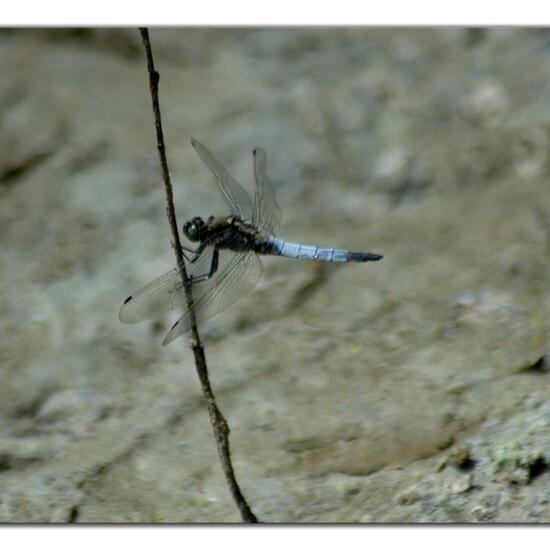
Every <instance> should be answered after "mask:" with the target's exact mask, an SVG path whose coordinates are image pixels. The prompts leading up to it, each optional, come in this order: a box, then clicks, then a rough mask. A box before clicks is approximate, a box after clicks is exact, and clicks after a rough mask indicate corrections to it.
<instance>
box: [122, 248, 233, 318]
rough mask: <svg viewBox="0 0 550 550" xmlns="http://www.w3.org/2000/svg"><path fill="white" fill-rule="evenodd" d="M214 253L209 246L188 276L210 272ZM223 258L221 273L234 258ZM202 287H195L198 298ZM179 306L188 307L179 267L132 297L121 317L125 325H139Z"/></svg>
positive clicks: (189, 264) (188, 264) (220, 265)
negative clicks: (140, 322)
mask: <svg viewBox="0 0 550 550" xmlns="http://www.w3.org/2000/svg"><path fill="white" fill-rule="evenodd" d="M213 252H214V249H213V248H212V247H206V248H205V250H203V252H202V254H201V255H200V256H199V258H198V259H197V261H196V262H195V263H187V264H186V269H187V273H188V274H189V275H190V276H194V277H197V276H200V275H203V274H205V273H208V272H209V271H210V266H211V264H212V254H213ZM220 256H221V257H220V260H219V263H218V271H217V273H219V272H220V271H222V270H223V269H224V267H225V266H226V265H227V264H228V263H229V262H230V260H231V258H225V257H223V255H222V254H220ZM224 261H225V263H224ZM213 278H215V275H214V277H213ZM207 282H209V281H204V283H207ZM201 285H203V283H197V284H196V285H193V288H195V287H196V288H197V295H199V294H200V291H201V290H202V289H201V288H200V287H201ZM194 293H195V291H194ZM177 307H185V293H184V291H183V285H182V282H181V276H180V273H179V269H178V268H177V267H175V268H174V269H172V270H171V271H169V272H168V273H165V274H164V275H162V276H160V277H158V278H157V279H155V280H154V281H152V282H150V283H149V284H147V285H145V286H144V287H142V288H140V289H139V290H137V291H136V292H134V293H133V294H131V295H130V296H128V298H126V300H125V301H124V303H123V304H122V306H121V308H120V312H119V315H118V316H119V319H120V320H121V321H122V322H123V323H138V322H139V321H144V320H146V319H154V318H156V317H160V316H161V315H163V314H164V313H167V312H168V311H171V310H173V309H176V308H177Z"/></svg>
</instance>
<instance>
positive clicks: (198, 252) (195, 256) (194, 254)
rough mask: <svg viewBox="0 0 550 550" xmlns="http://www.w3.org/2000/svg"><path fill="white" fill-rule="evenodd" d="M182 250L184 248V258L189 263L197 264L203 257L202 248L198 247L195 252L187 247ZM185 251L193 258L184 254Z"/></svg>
mask: <svg viewBox="0 0 550 550" xmlns="http://www.w3.org/2000/svg"><path fill="white" fill-rule="evenodd" d="M181 248H182V254H183V257H184V258H185V259H186V260H187V261H188V262H189V263H195V262H196V261H197V259H198V258H199V256H200V255H201V253H202V251H203V250H204V248H201V247H200V246H198V247H197V248H196V249H195V250H193V249H192V248H187V247H186V246H182V247H181ZM183 250H185V252H189V253H190V254H191V256H188V255H187V254H186V253H185V252H183Z"/></svg>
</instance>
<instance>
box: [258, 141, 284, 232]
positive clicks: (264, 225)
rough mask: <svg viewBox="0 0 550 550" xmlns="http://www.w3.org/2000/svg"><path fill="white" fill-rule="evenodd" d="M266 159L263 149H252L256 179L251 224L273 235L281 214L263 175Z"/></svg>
mask: <svg viewBox="0 0 550 550" xmlns="http://www.w3.org/2000/svg"><path fill="white" fill-rule="evenodd" d="M266 164H267V157H266V154H265V152H264V150H263V149H254V177H255V179H256V191H255V193H254V213H253V216H252V224H253V225H255V226H256V227H258V229H261V230H263V231H266V232H267V233H273V230H274V229H276V228H277V226H278V225H279V223H281V219H282V217H283V213H282V211H281V208H280V206H279V204H278V203H277V199H276V198H275V191H273V187H271V184H270V183H269V180H268V179H267V176H266V173H265V167H266Z"/></svg>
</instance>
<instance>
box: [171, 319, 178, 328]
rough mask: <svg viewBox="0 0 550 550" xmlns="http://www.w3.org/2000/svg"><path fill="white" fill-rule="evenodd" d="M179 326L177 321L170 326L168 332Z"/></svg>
mask: <svg viewBox="0 0 550 550" xmlns="http://www.w3.org/2000/svg"><path fill="white" fill-rule="evenodd" d="M178 324H179V319H178V320H177V321H176V322H175V323H174V324H173V325H172V328H171V329H170V330H174V329H175V328H176V327H177V326H178Z"/></svg>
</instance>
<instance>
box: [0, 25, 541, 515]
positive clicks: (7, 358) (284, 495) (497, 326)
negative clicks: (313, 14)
mask: <svg viewBox="0 0 550 550" xmlns="http://www.w3.org/2000/svg"><path fill="white" fill-rule="evenodd" d="M151 40H152V44H153V48H154V52H155V55H156V61H157V65H158V69H159V70H160V73H161V83H160V94H161V106H162V109H163V119H164V124H165V134H166V140H167V147H168V158H169V162H170V167H171V172H172V177H173V182H174V187H175V189H174V192H175V198H176V208H177V211H178V215H179V222H180V224H182V223H183V221H184V220H185V219H186V218H189V217H191V216H193V215H210V214H218V213H220V212H223V210H222V208H223V203H222V202H221V200H220V199H219V197H217V196H216V188H215V185H214V183H213V181H212V179H211V177H210V175H209V173H208V172H207V170H206V168H205V167H204V166H203V165H202V163H201V161H200V159H199V158H198V157H197V156H196V154H195V153H194V151H193V150H192V148H191V146H190V144H189V139H190V138H191V137H195V138H197V139H200V140H201V141H203V142H204V143H205V144H207V146H208V147H209V148H210V149H211V150H212V151H213V152H214V154H215V155H216V156H217V157H219V159H220V160H221V161H222V162H223V163H224V164H225V165H226V166H227V167H228V168H229V169H230V171H231V172H232V173H233V175H234V176H235V177H236V178H237V179H238V180H239V181H242V182H243V184H244V185H245V186H248V187H249V188H251V186H252V170H251V166H252V157H251V151H252V148H253V147H254V146H257V145H259V146H262V147H264V148H265V149H266V151H267V153H268V162H269V164H268V174H269V175H270V177H271V180H272V181H273V183H274V186H275V188H276V190H277V194H278V198H279V202H280V204H281V206H282V208H283V210H284V219H283V224H282V228H281V231H280V236H282V237H283V238H287V239H289V240H294V241H303V242H306V243H315V244H319V245H327V246H337V247H348V248H351V249H358V250H361V249H367V250H371V251H374V252H379V253H382V254H384V255H385V257H384V260H383V261H382V262H380V263H378V264H363V265H345V266H332V265H331V266H321V265H314V264H311V263H306V262H293V261H291V260H285V259H282V258H267V259H266V260H265V261H264V277H263V279H262V281H261V282H260V284H259V285H258V287H257V288H256V289H255V291H254V292H253V293H251V294H250V295H249V296H247V297H246V298H245V299H243V300H242V301H241V302H239V303H238V304H237V305H235V306H234V307H232V308H231V309H230V310H228V311H227V312H226V313H225V314H223V315H221V316H219V317H217V318H215V319H213V320H211V321H210V322H208V323H207V324H205V325H204V327H202V332H203V334H204V340H205V347H206V352H207V359H208V363H209V366H210V370H211V379H212V384H213V386H214V389H215V392H216V394H217V396H218V399H219V403H220V406H221V408H222V410H223V411H224V413H225V415H226V417H227V418H228V421H229V423H230V426H231V428H232V432H231V444H232V450H233V459H234V464H235V468H236V472H237V477H238V479H239V481H240V483H241V486H242V489H243V492H244V493H245V494H246V496H247V498H248V500H249V502H250V504H251V506H252V508H253V510H254V511H255V513H256V514H257V515H258V516H259V518H260V519H261V520H263V521H267V522H475V521H489V522H516V521H521V522H542V521H550V505H549V500H548V499H549V497H548V495H549V494H550V472H548V471H547V470H548V465H547V464H548V462H549V461H550V401H549V400H548V397H549V394H550V390H549V387H548V385H549V375H548V369H549V368H550V366H549V361H550V359H549V353H550V350H549V328H550V315H549V314H550V297H549V293H548V285H549V283H550V270H549V267H550V193H549V183H548V178H549V176H550V163H549V160H548V151H549V147H550V55H549V54H550V33H549V32H548V31H541V30H536V29H530V30H521V29H498V30H484V29H477V30H467V29H431V30H430V29H416V30H406V29H396V30H391V29H386V30H374V29H355V30H354V29H338V30H326V29H325V30H314V29H308V30H298V29H288V30H284V29H271V30H250V29H249V30H240V29H232V30H219V29H215V30H208V29H193V30H190V29H172V30H160V29H158V30H157V29H154V30H153V31H152V32H151ZM0 60H1V64H2V68H3V77H2V80H1V81H0V124H1V131H0V144H1V147H0V251H1V255H0V264H1V271H0V296H1V298H0V300H1V303H0V307H1V311H2V315H0V376H1V380H2V382H1V384H0V521H2V522H67V521H77V522H234V521H239V519H240V516H239V514H238V512H237V510H236V507H235V506H234V504H233V503H232V501H231V499H230V497H229V492H228V490H227V488H226V485H225V481H224V479H223V476H222V473H221V468H220V466H219V463H218V459H217V454H216V450H215V444H214V440H213V436H212V433H211V428H210V426H209V422H208V418H207V414H206V412H205V408H204V406H203V404H202V401H201V399H202V398H201V393H200V388H199V384H198V380H197V377H196V374H195V372H194V366H193V363H192V356H191V352H190V351H189V349H188V347H187V345H186V342H185V341H184V340H183V339H182V340H178V341H177V342H175V343H173V344H172V345H170V346H168V347H166V348H161V346H160V344H161V341H162V339H163V337H164V334H165V333H166V331H167V330H168V328H169V326H170V324H171V322H172V320H173V317H174V316H172V317H170V318H164V319H160V320H159V321H155V322H149V323H143V324H138V325H131V326H127V325H122V324H120V322H119V320H118V308H119V306H120V303H121V300H122V299H123V298H124V297H125V296H126V295H127V294H128V293H129V291H131V290H134V289H135V288H137V287H139V286H141V285H142V284H144V283H146V282H148V281H149V280H151V279H153V278H154V277H155V276H157V275H160V274H161V273H163V272H165V271H167V270H169V269H170V268H171V267H172V266H173V262H174V259H173V253H172V250H171V249H170V234H169V228H168V224H167V222H166V218H165V214H164V192H163V189H162V185H161V184H160V176H159V168H158V163H157V157H156V149H155V143H154V132H153V124H152V113H151V107H150V97H149V92H148V87H147V80H146V73H145V65H144V59H143V54H142V50H141V44H140V41H139V35H138V33H137V31H135V30H118V29H110V30H78V29H73V30H64V31H63V30H32V31H4V32H2V33H1V34H0Z"/></svg>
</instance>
